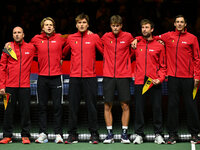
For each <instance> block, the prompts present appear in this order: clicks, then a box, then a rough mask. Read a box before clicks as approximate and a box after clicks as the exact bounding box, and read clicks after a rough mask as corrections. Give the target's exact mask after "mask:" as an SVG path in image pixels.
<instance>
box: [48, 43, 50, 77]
mask: <svg viewBox="0 0 200 150" xmlns="http://www.w3.org/2000/svg"><path fill="white" fill-rule="evenodd" d="M48 63H49V76H50V55H49V39H48Z"/></svg>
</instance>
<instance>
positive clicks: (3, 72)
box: [0, 14, 200, 144]
mask: <svg viewBox="0 0 200 150" xmlns="http://www.w3.org/2000/svg"><path fill="white" fill-rule="evenodd" d="M174 25H175V27H176V31H175V32H168V33H165V34H163V35H161V36H159V37H158V36H156V37H153V36H152V32H153V30H154V24H153V23H152V22H151V21H150V20H147V19H144V20H142V21H141V31H142V35H143V36H142V37H137V38H136V39H137V40H135V39H134V38H133V37H132V35H131V34H130V33H128V32H124V31H122V18H121V17H120V16H118V15H114V16H112V17H111V19H110V27H111V29H112V32H108V33H106V34H104V36H103V37H102V38H100V37H99V36H98V35H97V34H93V33H90V32H89V31H88V27H89V17H88V16H87V15H85V14H80V15H78V16H77V17H76V27H77V29H78V32H77V33H75V34H71V35H69V36H68V38H67V40H65V39H64V38H63V37H62V36H61V35H60V34H58V33H55V22H54V20H53V19H52V18H50V17H47V18H44V19H43V20H42V22H41V29H42V31H41V34H40V35H36V36H35V37H33V39H32V40H31V42H30V43H26V42H24V40H23V38H24V33H23V29H22V28H21V27H15V28H14V29H13V39H14V42H11V43H9V44H7V45H6V48H7V47H8V45H11V48H12V49H13V50H14V52H15V53H16V55H17V60H15V59H13V58H12V57H11V56H9V55H8V54H6V53H4V52H3V53H2V56H1V62H0V76H1V78H0V94H5V93H10V94H11V97H12V100H11V103H9V105H8V107H7V109H6V110H5V112H4V124H3V137H4V138H3V139H2V140H1V141H0V143H2V144H6V143H10V142H12V139H11V138H12V132H13V115H14V110H15V109H14V108H15V104H16V102H17V101H18V102H19V106H20V115H21V126H22V132H21V136H22V142H23V143H24V144H28V143H30V140H29V137H30V111H29V107H30V68H31V62H32V60H33V57H35V58H37V61H38V69H39V73H38V75H39V76H38V83H37V94H38V95H37V97H38V101H39V104H38V105H39V127H40V129H39V133H40V134H39V137H38V138H37V139H36V140H35V142H36V143H46V142H48V136H47V103H48V99H49V95H51V97H52V100H53V109H54V110H53V111H54V120H55V125H54V132H55V134H56V139H55V142H56V143H63V131H62V105H61V100H62V76H61V74H62V70H61V65H62V58H63V56H64V57H65V56H66V55H67V54H68V52H69V51H71V66H70V70H71V71H70V83H69V130H68V134H69V136H68V139H67V140H66V141H65V143H66V144H70V143H77V142H78V134H77V119H78V118H77V115H78V110H79V104H80V100H81V93H83V95H84V99H85V101H86V105H87V108H88V129H89V132H90V133H91V138H90V142H91V143H93V144H97V143H98V142H99V133H98V122H97V109H96V95H97V80H96V73H95V61H96V60H95V55H96V54H95V50H96V48H97V49H98V50H99V51H100V53H102V55H103V57H104V63H103V76H104V78H103V92H104V101H105V103H104V116H105V122H106V128H107V132H108V134H107V137H106V138H105V140H104V141H103V143H113V142H114V133H113V131H112V123H113V118H112V105H113V101H114V93H115V90H117V91H118V100H119V101H120V104H121V107H122V120H121V121H122V133H121V142H122V143H130V140H129V137H128V134H127V130H128V123H129V115H130V110H129V101H130V100H131V97H130V81H131V74H132V71H131V59H130V57H131V56H132V57H134V58H135V59H136V67H135V70H134V73H135V112H136V114H135V125H134V128H135V133H136V138H135V139H134V141H133V143H135V144H141V143H142V142H143V138H144V131H143V130H144V114H143V113H144V103H145V101H146V100H145V99H146V97H147V96H150V99H151V103H152V109H153V124H154V132H155V143H157V144H162V143H165V141H164V138H163V135H162V134H163V128H162V109H161V108H162V107H161V104H162V95H161V83H162V82H163V81H164V79H165V76H166V75H168V94H169V102H168V126H167V129H168V132H169V139H168V140H167V143H168V144H174V143H175V142H176V140H177V132H178V131H177V124H178V123H177V121H178V102H179V96H180V94H184V102H185V103H186V110H187V116H188V118H187V120H188V129H189V132H190V133H191V135H192V138H191V141H192V142H195V143H200V140H199V137H198V133H199V116H198V111H197V104H196V101H194V100H193V99H192V91H193V87H194V86H197V85H198V83H199V73H200V72H199V71H200V69H199V67H200V64H199V62H200V60H199V45H198V41H197V38H196V37H195V36H194V35H192V34H190V33H188V32H187V30H186V28H185V27H186V21H185V18H184V16H177V17H176V18H175V23H174ZM157 40H162V41H163V42H165V47H166V49H165V48H164V46H163V45H162V44H160V43H159V42H158V41H157ZM131 44H132V46H133V47H136V46H137V48H136V49H131ZM34 53H35V56H34ZM148 78H151V79H152V84H153V86H152V87H151V88H150V89H149V90H148V91H147V92H146V93H145V94H144V95H142V88H143V86H144V84H145V82H146V80H147V79H148ZM186 87H187V88H186Z"/></svg>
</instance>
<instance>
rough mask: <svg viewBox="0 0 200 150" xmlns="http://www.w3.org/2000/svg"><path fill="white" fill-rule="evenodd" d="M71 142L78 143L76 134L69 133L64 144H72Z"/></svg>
mask: <svg viewBox="0 0 200 150" xmlns="http://www.w3.org/2000/svg"><path fill="white" fill-rule="evenodd" d="M72 143H78V135H77V134H69V136H68V138H67V140H66V141H65V144H72Z"/></svg>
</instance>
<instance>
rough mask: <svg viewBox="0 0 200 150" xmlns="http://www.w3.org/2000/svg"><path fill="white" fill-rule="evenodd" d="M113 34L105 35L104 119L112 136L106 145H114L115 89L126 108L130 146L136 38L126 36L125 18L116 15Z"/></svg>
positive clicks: (124, 126) (124, 116)
mask: <svg viewBox="0 0 200 150" xmlns="http://www.w3.org/2000/svg"><path fill="white" fill-rule="evenodd" d="M110 27H111V29H112V32H108V33H106V34H104V35H103V37H102V42H103V45H104V66H103V77H104V78H103V92H104V101H105V103H104V117H105V122H106V128H107V131H108V135H107V137H106V138H105V140H104V141H103V143H105V144H109V143H113V142H114V134H113V132H112V123H113V117H112V106H113V101H114V98H115V89H116V90H117V91H118V100H119V101H120V103H121V107H122V134H121V143H130V140H129V138H128V135H127V129H128V123H129V115H130V110H129V101H130V99H131V96H130V82H131V73H132V70H131V60H130V52H131V51H130V44H131V42H132V41H133V37H132V35H131V34H130V33H128V32H123V31H122V30H121V29H122V18H121V16H119V15H114V16H112V17H111V18H110Z"/></svg>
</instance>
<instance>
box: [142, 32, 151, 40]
mask: <svg viewBox="0 0 200 150" xmlns="http://www.w3.org/2000/svg"><path fill="white" fill-rule="evenodd" d="M150 36H151V34H149V33H148V34H147V35H143V37H144V38H145V39H147V38H149V37H150Z"/></svg>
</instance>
